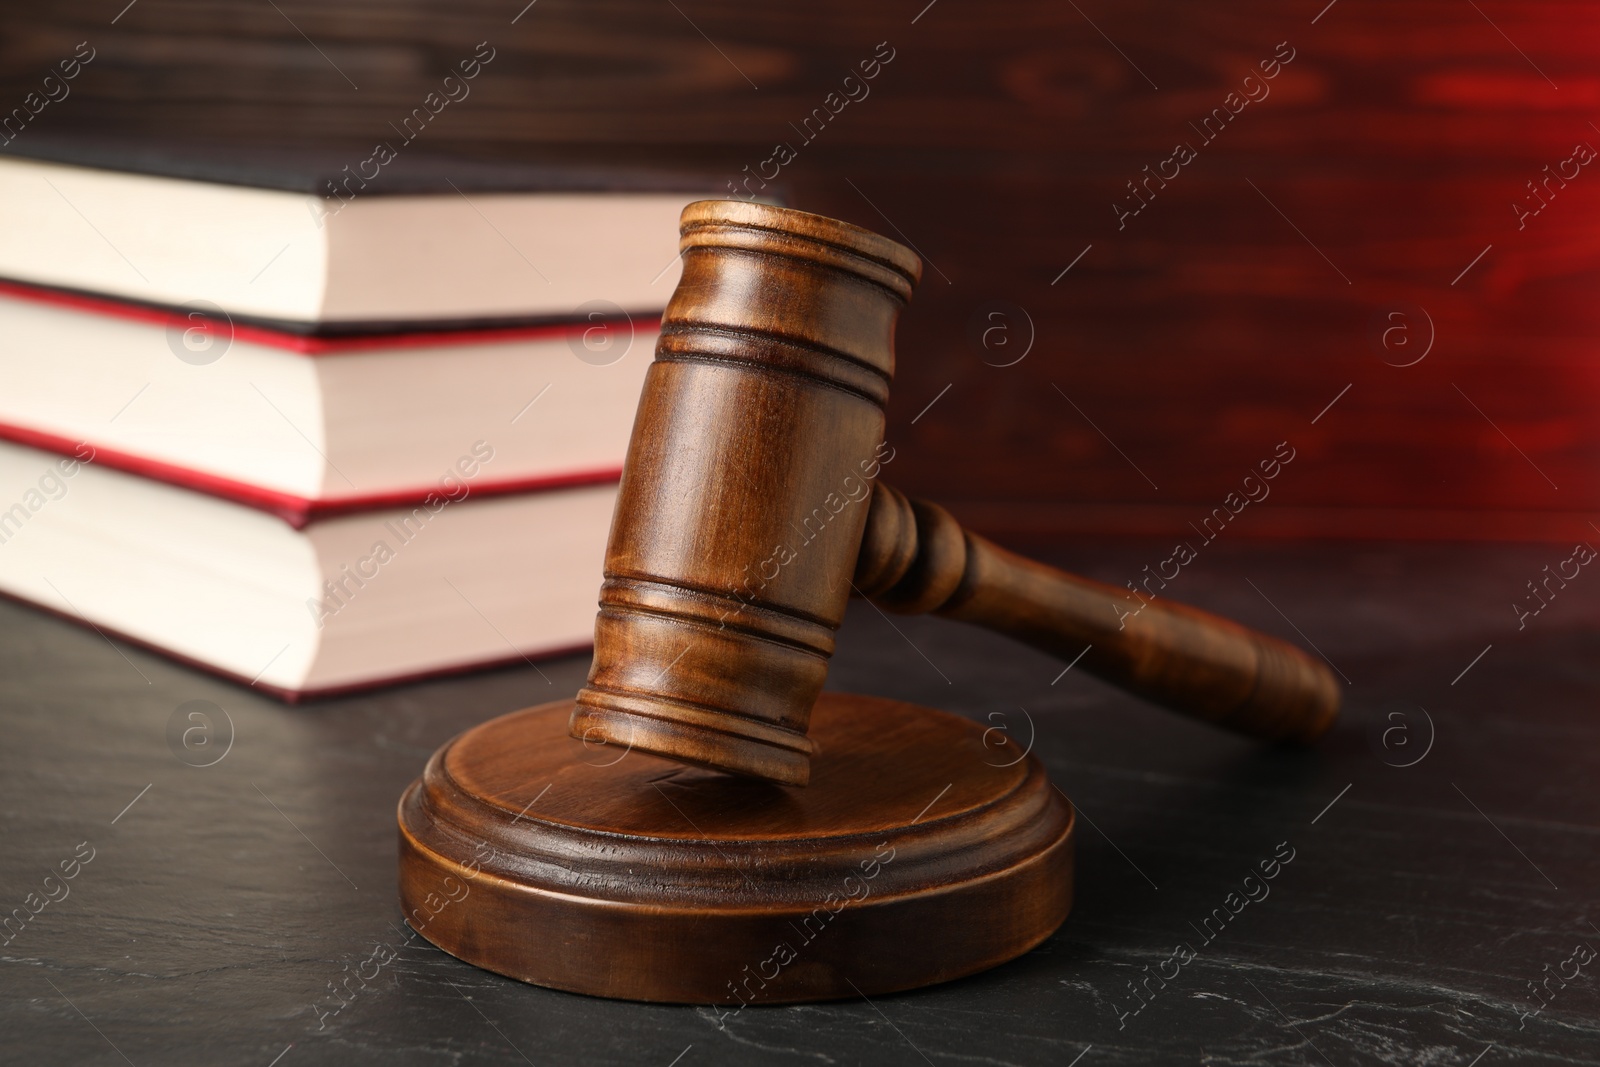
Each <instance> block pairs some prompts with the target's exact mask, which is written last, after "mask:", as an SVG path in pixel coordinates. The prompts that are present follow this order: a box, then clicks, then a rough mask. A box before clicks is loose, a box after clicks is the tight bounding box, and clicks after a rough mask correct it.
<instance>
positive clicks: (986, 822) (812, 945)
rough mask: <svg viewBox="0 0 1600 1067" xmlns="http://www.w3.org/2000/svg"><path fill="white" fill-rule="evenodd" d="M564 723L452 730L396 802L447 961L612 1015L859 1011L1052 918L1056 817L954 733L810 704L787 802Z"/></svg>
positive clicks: (1060, 822) (838, 702) (1054, 798)
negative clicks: (665, 1009) (680, 1009)
mask: <svg viewBox="0 0 1600 1067" xmlns="http://www.w3.org/2000/svg"><path fill="white" fill-rule="evenodd" d="M571 712H572V701H570V700H564V701H558V702H556V703H553V704H544V705H542V706H540V707H536V708H528V709H526V710H524V711H518V712H514V713H512V714H510V715H506V716H503V717H501V718H498V719H495V720H493V721H492V722H488V723H485V724H483V725H482V726H478V727H476V728H474V729H472V730H468V731H467V732H466V733H464V734H462V735H460V736H459V737H457V738H455V739H454V740H452V741H450V742H449V743H447V744H446V745H445V746H444V747H443V748H441V749H440V750H439V751H438V752H436V753H435V754H434V756H433V758H432V759H431V760H429V762H428V766H427V769H426V770H425V771H424V772H423V776H422V778H421V779H420V780H418V781H417V782H415V783H413V784H412V786H411V788H410V789H408V790H407V791H406V794H405V796H404V797H403V798H402V799H401V801H400V811H399V819H400V900H401V905H402V907H403V908H404V909H405V913H406V918H407V920H408V921H409V922H410V923H411V925H412V926H413V927H415V928H416V929H417V930H418V932H420V933H421V934H422V936H424V937H426V938H427V939H428V940H429V941H431V942H433V943H434V944H435V945H438V946H439V947H440V948H442V949H444V950H445V951H446V952H448V953H450V954H451V955H454V956H458V957H460V958H461V959H463V960H466V961H467V962H468V963H472V964H475V965H477V966H479V967H483V968H486V969H487V970H491V971H496V972H498V973H500V974H503V975H507V976H509V977H512V978H517V979H521V980H522V981H524V982H532V983H534V984H535V985H542V986H549V987H551V988H555V989H565V990H570V991H572V992H576V993H590V994H594V995H596V996H604V997H619V998H624V999H628V1000H651V1001H671V1002H679V1003H696V1004H708V1003H715V1004H738V1005H744V1004H752V1003H753V1004H778V1003H792V1002H795V1001H807V1000H824V999H828V998H834V997H849V996H855V995H857V994H865V995H869V996H870V995H872V994H876V993H887V992H892V991H895V990H901V989H911V988H914V987H917V986H924V985H930V984H932V983H935V982H944V981H948V980H949V979H952V978H959V977H961V976H962V975H967V974H972V973H974V972H976V971H981V970H984V969H985V968H988V967H993V966H995V965H996V964H999V963H1003V962H1005V961H1006V960H1009V959H1012V958H1013V957H1015V956H1018V955H1020V954H1022V953H1023V952H1026V951H1027V950H1028V949H1030V948H1032V947H1033V946H1035V945H1037V944H1038V943H1039V942H1041V941H1043V940H1044V939H1045V938H1046V937H1048V936H1049V935H1050V934H1051V932H1052V931H1054V930H1055V929H1056V927H1057V926H1059V925H1060V924H1061V921H1062V920H1063V919H1065V918H1066V915H1067V911H1068V909H1069V908H1070V907H1071V904H1072V852H1073V836H1074V827H1075V822H1076V820H1075V818H1074V815H1073V811H1072V807H1071V805H1070V804H1068V803H1067V801H1066V799H1065V797H1063V796H1062V795H1061V793H1060V791H1058V790H1056V789H1055V788H1053V787H1052V786H1051V784H1050V780H1049V778H1048V777H1047V776H1046V774H1045V770H1044V767H1043V766H1042V765H1041V764H1040V763H1039V761H1038V760H1037V759H1035V758H1034V757H1032V756H1020V757H1019V755H1018V753H1017V748H1016V746H1015V745H1014V744H1010V745H1007V744H998V743H990V744H986V743H985V742H986V740H987V741H990V742H996V741H997V740H998V739H997V738H995V737H987V738H986V735H985V731H984V729H983V728H982V727H981V726H978V725H977V724H975V723H972V722H970V721H968V720H966V719H962V718H960V717H958V716H955V715H950V714H947V713H945V712H941V711H934V710H932V709H930V708H923V707H918V706H916V705H913V704H904V703H899V702H897V701H891V700H881V699H877V698H874V697H864V696H851V695H845V694H837V693H824V694H823V696H822V698H821V700H819V701H818V703H817V706H816V710H815V711H814V712H813V714H812V718H811V731H810V736H811V739H812V740H813V741H814V742H815V744H816V754H815V756H814V757H813V759H812V772H811V784H810V785H809V786H808V787H806V788H794V787H788V786H780V785H774V784H772V783H769V782H764V781H759V780H756V779H750V778H739V777H732V776H729V775H725V774H721V773H718V772H715V771H707V770H699V769H696V768H692V767H688V766H685V765H683V764H679V763H675V762H673V761H670V760H666V759H661V758H659V757H656V756H650V755H647V754H645V753H643V752H630V751H628V750H627V749H625V748H623V747H619V746H616V745H585V744H584V743H582V742H579V741H576V740H573V739H572V738H571V737H569V736H568V734H567V719H568V716H569V715H570V714H571Z"/></svg>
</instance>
